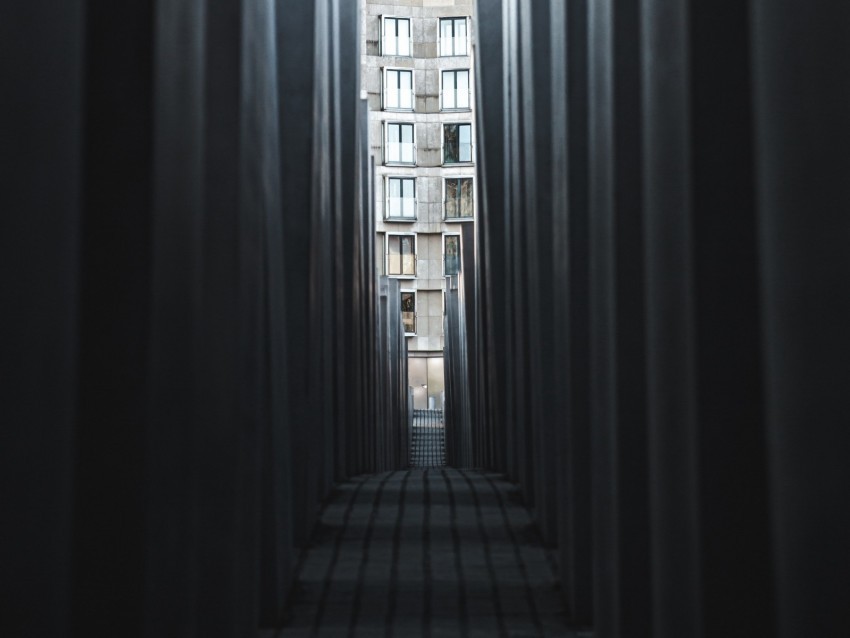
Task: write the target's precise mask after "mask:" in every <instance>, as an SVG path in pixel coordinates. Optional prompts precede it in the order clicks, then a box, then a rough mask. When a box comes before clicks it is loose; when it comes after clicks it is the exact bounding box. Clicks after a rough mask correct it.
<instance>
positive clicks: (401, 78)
mask: <svg viewBox="0 0 850 638" xmlns="http://www.w3.org/2000/svg"><path fill="white" fill-rule="evenodd" d="M384 108H385V109H398V110H403V111H412V110H413V71H410V70H406V69H386V70H385V72H384Z"/></svg>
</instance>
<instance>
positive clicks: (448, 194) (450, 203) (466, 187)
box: [444, 177, 475, 219]
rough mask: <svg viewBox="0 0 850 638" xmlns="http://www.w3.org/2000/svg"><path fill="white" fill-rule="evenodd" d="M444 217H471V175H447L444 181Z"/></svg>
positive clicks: (473, 205)
mask: <svg viewBox="0 0 850 638" xmlns="http://www.w3.org/2000/svg"><path fill="white" fill-rule="evenodd" d="M444 210H445V217H446V219H472V217H473V214H474V211H475V199H474V189H473V185H472V178H471V177H448V178H446V182H445V202H444Z"/></svg>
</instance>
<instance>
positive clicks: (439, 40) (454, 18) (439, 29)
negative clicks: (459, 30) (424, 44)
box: [437, 16, 472, 58]
mask: <svg viewBox="0 0 850 638" xmlns="http://www.w3.org/2000/svg"><path fill="white" fill-rule="evenodd" d="M445 20H452V21H453V22H457V21H459V20H463V21H464V22H466V49H464V51H463V53H458V52H457V51H455V47H454V41H455V40H457V38H456V37H453V38H452V53H450V54H448V55H443V21H445ZM470 26H471V25H470V22H469V16H446V17H445V18H439V19H438V21H437V57H440V58H457V57H462V56H468V55H469V44H470V40H471V39H472V38H471V37H470V33H469V27H470ZM453 30H454V29H453Z"/></svg>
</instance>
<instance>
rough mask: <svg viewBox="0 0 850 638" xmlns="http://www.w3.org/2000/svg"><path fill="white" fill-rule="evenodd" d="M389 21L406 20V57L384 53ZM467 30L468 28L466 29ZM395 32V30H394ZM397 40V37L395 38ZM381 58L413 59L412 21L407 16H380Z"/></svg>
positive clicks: (399, 54)
mask: <svg viewBox="0 0 850 638" xmlns="http://www.w3.org/2000/svg"><path fill="white" fill-rule="evenodd" d="M389 20H406V21H407V33H408V36H407V39H408V50H409V51H410V53H408V54H407V55H404V54H401V53H387V52H386V44H385V41H384V39H385V38H386V35H387V21H389ZM467 28H468V27H467ZM396 30H397V29H396ZM396 38H398V36H396ZM396 50H398V43H396ZM381 56H382V57H394V58H412V57H413V19H412V18H410V17H409V16H395V15H387V16H381Z"/></svg>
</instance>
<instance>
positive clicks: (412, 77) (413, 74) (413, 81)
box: [381, 66, 462, 113]
mask: <svg viewBox="0 0 850 638" xmlns="http://www.w3.org/2000/svg"><path fill="white" fill-rule="evenodd" d="M461 70H462V69H461ZM391 71H403V72H405V73H410V108H406V107H402V106H388V105H387V76H388V75H389V73H390V72H391ZM381 76H382V78H383V80H382V83H381V108H382V109H383V110H384V111H395V112H400V113H412V112H413V111H415V110H416V71H415V70H414V69H405V68H404V67H398V66H385V67H384V69H383V72H382V73H381ZM440 77H442V75H441V76H440ZM399 104H401V93H400V92H399Z"/></svg>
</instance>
